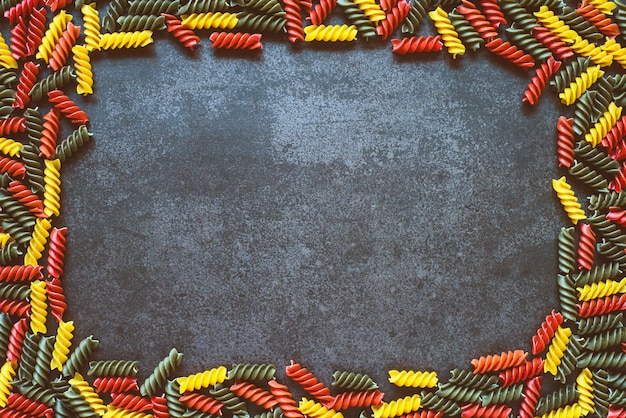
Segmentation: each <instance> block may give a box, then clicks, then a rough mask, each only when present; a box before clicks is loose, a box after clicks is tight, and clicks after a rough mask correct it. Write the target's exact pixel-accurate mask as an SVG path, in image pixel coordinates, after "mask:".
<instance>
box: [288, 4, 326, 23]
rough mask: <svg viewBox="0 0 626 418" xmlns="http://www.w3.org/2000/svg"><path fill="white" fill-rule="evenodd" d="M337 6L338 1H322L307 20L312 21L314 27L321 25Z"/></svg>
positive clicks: (312, 10)
mask: <svg viewBox="0 0 626 418" xmlns="http://www.w3.org/2000/svg"><path fill="white" fill-rule="evenodd" d="M336 6H337V0H320V2H319V3H318V4H317V5H316V6H315V7H314V8H312V9H311V11H310V12H309V17H307V20H309V21H311V24H313V25H321V24H322V22H323V21H324V20H325V19H326V18H327V17H328V15H329V14H330V13H331V12H332V11H333V9H334V8H335V7H336ZM281 10H282V9H281Z"/></svg>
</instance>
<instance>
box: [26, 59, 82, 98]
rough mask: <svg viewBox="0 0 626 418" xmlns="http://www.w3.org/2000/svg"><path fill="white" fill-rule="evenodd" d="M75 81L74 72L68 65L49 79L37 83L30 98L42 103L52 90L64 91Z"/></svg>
mask: <svg viewBox="0 0 626 418" xmlns="http://www.w3.org/2000/svg"><path fill="white" fill-rule="evenodd" d="M74 79H76V74H75V73H74V70H73V69H72V67H70V66H69V65H66V66H64V67H62V68H61V69H60V70H59V71H55V72H54V73H52V74H50V75H49V76H48V77H46V78H44V79H43V80H41V81H38V82H37V83H35V85H33V88H32V89H31V91H30V98H31V100H32V101H40V100H41V99H42V98H44V97H47V96H48V93H50V92H51V91H52V90H57V89H62V88H63V87H64V86H66V85H68V84H69V83H70V82H71V81H72V80H74Z"/></svg>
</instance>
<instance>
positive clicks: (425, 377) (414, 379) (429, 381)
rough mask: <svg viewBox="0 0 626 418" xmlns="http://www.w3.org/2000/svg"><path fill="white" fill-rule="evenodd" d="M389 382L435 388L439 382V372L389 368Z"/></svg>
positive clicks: (406, 385)
mask: <svg viewBox="0 0 626 418" xmlns="http://www.w3.org/2000/svg"><path fill="white" fill-rule="evenodd" d="M389 383H392V384H394V385H396V386H405V387H413V388H433V387H435V386H437V383H438V379H437V372H422V371H413V370H402V371H398V370H389Z"/></svg>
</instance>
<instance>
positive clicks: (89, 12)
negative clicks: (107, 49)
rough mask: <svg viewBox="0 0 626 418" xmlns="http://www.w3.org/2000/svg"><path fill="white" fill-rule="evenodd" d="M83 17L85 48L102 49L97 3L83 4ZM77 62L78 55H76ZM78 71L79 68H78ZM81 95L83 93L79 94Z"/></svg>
mask: <svg viewBox="0 0 626 418" xmlns="http://www.w3.org/2000/svg"><path fill="white" fill-rule="evenodd" d="M80 12H81V13H82V15H83V22H84V23H83V26H84V29H83V33H84V35H85V45H84V48H86V49H87V51H97V50H99V49H100V37H101V35H100V31H101V28H100V15H99V13H98V10H97V9H96V7H95V3H91V4H83V6H82V7H81V8H80ZM74 60H76V54H75V55H74ZM76 69H77V70H78V67H77V68H76ZM79 94H81V93H79Z"/></svg>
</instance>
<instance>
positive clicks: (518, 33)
mask: <svg viewBox="0 0 626 418" xmlns="http://www.w3.org/2000/svg"><path fill="white" fill-rule="evenodd" d="M505 32H506V34H507V39H509V41H511V43H512V44H514V45H515V46H517V47H518V48H519V49H521V50H522V51H524V52H526V53H527V54H530V55H532V56H533V58H535V59H536V60H537V61H545V60H547V59H548V57H550V56H551V55H552V52H551V51H550V50H549V49H548V48H546V47H545V46H543V44H542V43H541V42H539V41H538V40H536V39H535V38H534V37H533V36H532V35H531V34H530V33H529V32H527V31H526V30H524V29H520V28H518V27H517V26H511V27H510V28H508V29H506V30H505Z"/></svg>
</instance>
